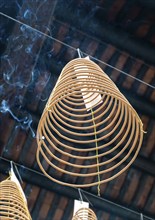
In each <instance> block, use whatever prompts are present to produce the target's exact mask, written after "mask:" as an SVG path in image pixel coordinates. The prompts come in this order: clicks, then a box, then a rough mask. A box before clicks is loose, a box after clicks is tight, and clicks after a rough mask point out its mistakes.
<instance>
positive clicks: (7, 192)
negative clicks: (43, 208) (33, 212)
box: [0, 179, 31, 220]
mask: <svg viewBox="0 0 155 220" xmlns="http://www.w3.org/2000/svg"><path fill="white" fill-rule="evenodd" d="M0 219H1V220H6V219H8V220H11V219H12V220H16V219H17V220H31V216H30V214H29V211H28V208H27V204H26V203H25V201H24V198H23V195H22V194H21V191H20V189H19V188H18V186H17V184H16V183H15V182H14V181H11V180H9V179H8V180H4V181H2V182H1V183H0Z"/></svg>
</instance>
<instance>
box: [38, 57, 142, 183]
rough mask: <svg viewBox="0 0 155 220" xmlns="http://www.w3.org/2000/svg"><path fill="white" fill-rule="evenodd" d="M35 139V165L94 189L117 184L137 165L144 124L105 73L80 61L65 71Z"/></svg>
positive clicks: (54, 176)
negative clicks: (125, 172) (131, 167)
mask: <svg viewBox="0 0 155 220" xmlns="http://www.w3.org/2000/svg"><path fill="white" fill-rule="evenodd" d="M37 136H38V137H39V138H38V139H37V144H38V148H37V162H38V164H39V166H40V168H41V170H42V171H43V173H44V174H45V175H46V176H47V177H48V178H50V179H51V180H53V181H55V182H57V183H60V184H63V185H68V186H74V187H90V186H94V185H99V184H101V183H105V182H107V181H110V180H112V179H114V178H115V177H117V176H119V175H120V174H121V173H123V172H124V171H125V170H126V169H127V168H128V167H129V166H130V165H131V164H132V163H133V161H134V160H135V158H136V156H137V154H138V152H139V150H140V147H141V144H142V139H143V125H142V122H141V120H140V118H139V116H138V115H137V113H136V111H135V110H134V109H133V107H132V106H131V105H130V103H129V102H128V101H127V99H126V98H125V97H124V95H123V94H122V93H121V92H120V91H119V89H118V88H117V87H116V85H115V84H114V83H113V82H112V80H111V79H110V78H109V77H108V76H107V75H106V74H105V73H104V72H103V71H102V69H101V68H100V67H99V66H98V65H97V64H95V63H94V62H92V61H90V60H88V59H85V58H78V59H74V60H72V61H71V62H69V63H68V64H67V65H66V66H65V67H64V68H63V70H62V72H61V74H60V77H59V78H58V81H57V83H56V85H55V87H54V89H53V91H52V93H51V95H50V97H49V100H48V102H47V104H46V107H45V109H44V111H43V114H42V117H41V119H40V122H39V125H38V129H37ZM60 177H61V181H60V180H59V179H60Z"/></svg>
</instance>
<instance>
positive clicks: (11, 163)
mask: <svg viewBox="0 0 155 220" xmlns="http://www.w3.org/2000/svg"><path fill="white" fill-rule="evenodd" d="M10 165H11V169H12V171H13V170H14V169H13V165H14V167H15V169H16V172H17V174H18V177H19V180H20V182H21V183H23V180H22V178H21V175H20V173H19V171H18V168H17V166H16V164H15V163H13V161H10Z"/></svg>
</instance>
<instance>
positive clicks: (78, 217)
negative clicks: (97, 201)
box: [72, 208, 97, 220]
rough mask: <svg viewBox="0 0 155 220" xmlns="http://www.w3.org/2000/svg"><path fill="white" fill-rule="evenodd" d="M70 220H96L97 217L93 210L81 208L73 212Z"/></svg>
mask: <svg viewBox="0 0 155 220" xmlns="http://www.w3.org/2000/svg"><path fill="white" fill-rule="evenodd" d="M72 220H97V217H96V215H95V213H94V212H93V210H91V209H89V208H81V209H79V210H78V211H77V212H76V213H75V215H74V216H73V218H72Z"/></svg>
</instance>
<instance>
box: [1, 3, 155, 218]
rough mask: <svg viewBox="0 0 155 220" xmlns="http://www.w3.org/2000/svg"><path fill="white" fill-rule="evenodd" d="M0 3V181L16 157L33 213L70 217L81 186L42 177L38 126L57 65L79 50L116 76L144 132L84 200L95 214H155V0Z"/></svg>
mask: <svg viewBox="0 0 155 220" xmlns="http://www.w3.org/2000/svg"><path fill="white" fill-rule="evenodd" d="M0 6H1V14H0V21H1V22H0V29H1V39H0V40H1V41H0V50H1V70H0V71H1V72H0V180H3V179H5V178H7V176H8V171H9V169H10V162H9V161H14V162H16V163H17V164H18V165H17V167H18V170H19V173H20V175H21V177H22V179H23V185H22V186H23V189H24V192H25V194H26V197H27V200H28V206H29V210H30V212H31V215H32V218H33V219H34V220H44V219H45V220H68V219H71V217H72V213H73V203H74V199H75V198H76V199H79V193H78V190H77V189H74V188H69V187H64V186H61V185H58V184H56V183H54V182H52V181H50V180H48V179H47V178H46V177H45V176H44V175H42V173H41V171H40V169H39V167H38V165H37V163H36V149H37V144H36V138H37V137H36V129H37V125H38V122H39V119H40V117H41V114H42V111H43V109H44V106H45V104H46V101H47V99H48V97H49V95H50V93H51V91H52V89H53V87H54V85H55V83H56V81H57V78H58V76H59V74H60V72H61V70H62V68H63V67H64V65H65V64H66V63H67V62H69V61H70V60H72V59H73V58H77V57H78V53H77V51H76V49H74V48H80V50H81V51H82V52H83V53H82V55H83V56H84V57H85V53H86V54H89V55H90V56H92V58H91V59H92V60H93V61H94V62H96V63H97V64H98V65H99V66H100V67H101V68H102V69H103V70H104V71H105V72H106V73H107V74H108V76H109V77H110V78H111V79H112V80H113V81H114V82H115V84H116V85H117V86H118V88H119V89H120V91H121V92H122V93H123V94H124V95H125V96H126V98H127V99H128V100H129V102H130V103H131V104H132V106H133V107H134V108H135V109H136V111H137V112H138V114H139V115H140V118H141V120H142V122H143V124H144V130H145V131H147V133H146V134H144V141H143V144H142V148H141V150H140V153H139V155H138V157H137V159H136V160H135V162H134V163H133V165H132V166H131V167H130V168H129V169H128V170H127V171H126V172H124V173H123V174H122V175H121V176H119V177H118V178H116V179H114V180H113V181H111V182H109V183H106V184H103V185H102V186H101V198H99V197H97V196H96V195H97V189H96V187H91V188H87V189H85V190H84V191H82V195H83V199H84V200H85V201H87V200H89V202H90V204H91V205H90V207H91V208H92V209H93V210H94V211H95V213H96V215H97V217H98V219H104V220H127V219H129V220H130V219H133V220H138V219H140V213H143V214H144V220H145V219H155V199H154V198H155V107H154V106H155V89H154V87H155V66H154V64H155V13H154V10H155V1H153V0H148V1H144V0H130V1H128V0H98V1H97V0H43V1H37V0H34V1H31V0H29V1H22V0H20V1H19V0H11V1H9V0H1V2H0ZM24 24H27V25H28V26H26V25H24ZM29 26H31V27H32V28H30V27H29ZM59 41H61V42H63V44H62V43H61V42H59ZM67 45H69V46H70V47H68V46H67ZM93 57H94V58H93ZM105 63H108V64H109V65H111V66H113V67H115V68H118V69H120V70H121V71H123V72H120V71H118V70H117V69H114V68H111V67H110V66H108V65H107V64H105ZM124 72H125V73H127V74H129V75H127V74H125V73H124ZM131 76H132V77H131ZM135 77H136V78H138V80H137V79H135ZM142 81H144V82H145V83H143V82H142ZM148 84H149V85H148ZM59 178H60V179H63V178H64V176H63V175H62V176H59Z"/></svg>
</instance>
